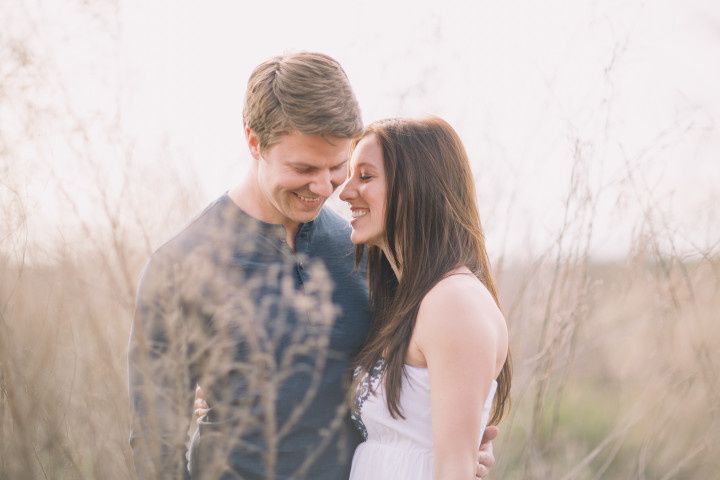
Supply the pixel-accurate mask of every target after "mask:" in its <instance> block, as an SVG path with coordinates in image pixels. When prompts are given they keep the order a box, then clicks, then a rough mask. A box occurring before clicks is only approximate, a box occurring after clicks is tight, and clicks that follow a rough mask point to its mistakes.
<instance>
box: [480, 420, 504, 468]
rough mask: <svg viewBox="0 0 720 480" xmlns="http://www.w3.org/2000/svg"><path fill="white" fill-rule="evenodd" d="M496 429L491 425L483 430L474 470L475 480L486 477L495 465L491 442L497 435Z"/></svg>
mask: <svg viewBox="0 0 720 480" xmlns="http://www.w3.org/2000/svg"><path fill="white" fill-rule="evenodd" d="M499 431H500V430H499V429H498V427H496V426H494V425H491V426H489V427H487V428H486V429H485V432H484V433H483V437H482V441H481V442H480V450H479V451H478V463H477V468H476V469H475V478H485V477H487V475H488V473H490V470H491V469H492V467H493V466H494V465H495V455H494V454H493V444H492V441H493V439H494V438H495V437H497V436H498V433H499Z"/></svg>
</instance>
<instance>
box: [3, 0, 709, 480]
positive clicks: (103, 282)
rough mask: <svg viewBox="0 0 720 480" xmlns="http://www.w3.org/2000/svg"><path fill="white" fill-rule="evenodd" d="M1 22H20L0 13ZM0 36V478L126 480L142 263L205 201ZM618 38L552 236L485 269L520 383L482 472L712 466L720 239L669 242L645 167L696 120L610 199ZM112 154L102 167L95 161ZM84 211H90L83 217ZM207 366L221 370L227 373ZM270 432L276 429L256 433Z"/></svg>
mask: <svg viewBox="0 0 720 480" xmlns="http://www.w3.org/2000/svg"><path fill="white" fill-rule="evenodd" d="M91 3H92V2H91ZM93 5H94V6H93V8H91V9H90V10H89V16H90V17H92V19H93V22H88V24H92V25H98V26H97V28H100V29H101V30H103V31H108V32H110V33H109V35H110V36H113V35H117V31H116V29H117V28H118V25H117V24H116V23H114V20H115V16H116V11H115V7H114V6H113V5H111V4H107V5H106V4H104V3H102V2H98V3H97V4H93ZM108 5H109V6H108ZM106 7H107V8H106ZM3 9H5V10H3ZM0 18H12V19H13V21H18V18H20V20H21V21H22V19H23V18H24V17H23V16H22V15H19V16H18V15H16V16H14V17H13V15H10V14H9V13H8V11H7V9H6V7H0ZM95 20H97V22H95ZM0 30H2V29H0ZM5 31H6V32H9V33H6V35H5V36H2V34H3V32H1V31H0V106H7V105H12V107H13V108H12V111H13V114H14V115H15V116H16V120H17V122H16V123H17V125H15V127H14V128H13V129H8V130H0V478H9V479H10V478H11V479H26V478H27V479H35V478H52V479H75V478H89V479H95V478H103V479H129V478H133V476H134V474H133V469H132V462H131V454H130V449H129V444H128V435H129V430H130V424H131V418H130V413H129V407H128V399H127V372H126V354H127V342H128V334H129V328H130V323H131V315H132V308H133V303H134V292H135V289H136V286H137V284H136V282H137V279H138V275H139V272H140V269H141V267H142V264H143V262H144V261H145V259H146V257H147V256H148V254H149V252H150V251H152V249H153V248H154V247H156V246H158V245H159V244H160V243H161V242H162V240H164V239H165V238H167V237H168V236H169V234H170V233H171V232H173V231H174V230H176V229H177V228H178V227H180V226H181V225H182V224H183V223H184V222H185V221H186V220H187V219H189V218H190V217H191V216H192V215H193V214H194V213H196V212H197V211H198V210H199V209H200V208H202V206H203V205H202V204H201V202H200V200H199V198H200V197H201V195H200V194H199V193H198V189H197V188H196V187H195V186H193V185H188V184H183V183H182V182H180V181H178V179H179V178H180V177H181V176H179V175H177V176H175V172H174V171H173V170H172V169H169V170H168V169H165V170H163V171H162V172H160V171H159V169H158V171H148V170H147V169H143V168H140V167H139V166H138V163H137V162H135V160H136V159H135V158H134V155H135V153H134V150H133V148H132V145H133V142H132V139H129V138H127V137H126V136H125V135H124V133H123V129H122V124H121V122H120V120H119V116H118V115H113V114H112V112H111V114H104V115H101V114H99V115H98V118H92V122H91V121H90V119H88V118H84V117H82V116H80V115H79V114H77V113H76V112H74V110H73V109H72V108H71V107H72V104H71V102H69V101H68V100H67V99H65V97H64V96H63V95H64V93H63V91H62V88H60V87H58V86H57V85H56V84H54V83H53V79H54V71H53V69H52V65H51V63H49V62H48V61H47V58H45V57H43V54H42V52H44V51H49V49H46V48H44V47H43V46H42V45H41V44H38V42H37V41H36V40H37V38H34V37H28V38H23V37H22V36H18V34H17V32H22V28H19V27H18V28H13V29H5ZM27 31H30V32H32V31H34V30H33V29H32V28H28V29H27ZM626 45H627V41H626V39H620V40H619V41H618V45H617V48H616V49H614V50H613V52H615V54H614V55H613V57H612V59H611V60H610V63H609V64H608V65H607V69H606V70H605V72H606V75H607V80H608V92H607V95H606V96H605V97H604V98H603V104H602V105H601V106H599V108H597V109H596V110H597V111H600V112H602V113H601V114H600V116H601V117H602V118H600V119H599V121H598V122H597V123H598V124H599V125H600V127H598V131H595V132H590V134H587V135H585V136H584V137H583V136H581V135H580V134H577V133H576V132H574V131H573V128H572V125H571V126H569V128H568V130H569V131H570V132H569V137H571V138H574V139H575V140H574V141H573V142H570V143H571V144H573V145H574V147H573V148H572V149H571V151H569V152H568V158H571V160H572V162H571V163H572V172H571V175H570V181H569V184H568V185H567V188H566V196H565V202H564V205H563V213H564V221H563V223H562V224H561V226H560V228H559V229H558V231H557V232H556V237H555V241H554V242H552V244H551V245H550V246H549V247H548V249H547V250H546V251H544V252H539V253H537V254H533V255H532V256H531V257H530V258H527V259H526V261H524V262H522V263H518V262H510V261H509V260H505V259H503V258H498V259H497V262H496V265H497V267H498V271H497V272H496V273H497V276H498V278H499V279H500V282H499V283H500V293H501V298H502V299H503V300H504V303H505V310H506V313H507V316H508V320H509V323H510V326H511V337H512V350H513V357H514V362H515V376H514V386H513V394H512V397H513V408H512V412H511V415H510V416H509V417H508V419H507V420H505V421H504V423H503V424H502V425H501V436H500V438H499V439H498V440H497V441H496V449H495V452H496V456H497V458H498V461H499V464H498V465H497V466H496V467H495V469H494V471H493V474H492V478H503V479H509V480H512V479H522V480H532V479H545V478H560V479H563V480H566V479H567V480H570V479H582V480H595V479H600V478H603V479H619V480H625V479H638V480H643V479H662V480H665V479H689V478H693V479H708V478H714V476H716V475H717V471H718V470H720V461H719V460H718V459H720V425H719V424H718V418H719V416H720V411H719V408H720V407H719V406H720V378H719V375H718V371H720V370H719V369H720V356H719V354H718V352H720V322H718V312H720V256H719V255H718V243H717V241H716V243H711V244H710V245H696V246H694V247H692V248H691V249H688V248H685V249H683V250H681V249H680V248H679V247H678V242H679V241H680V239H681V238H682V235H681V233H682V232H680V231H679V229H678V227H677V226H676V225H673V224H672V222H671V221H670V220H668V219H667V218H665V217H664V216H663V214H662V210H661V209H660V208H659V206H660V204H661V201H660V200H658V199H656V198H654V197H653V195H652V189H651V188H650V187H648V185H647V180H648V179H647V178H645V177H644V175H643V168H642V165H643V164H644V163H643V162H647V161H648V158H651V157H652V155H653V154H654V152H657V151H659V150H663V149H666V148H667V147H668V145H671V144H672V143H673V142H678V141H679V140H678V139H682V138H683V135H686V134H687V132H688V130H689V129H691V128H692V124H691V123H692V122H690V123H689V124H688V122H684V121H683V120H682V119H681V121H679V123H678V124H677V125H674V126H671V128H670V129H669V130H668V131H667V132H661V134H660V135H659V136H658V138H657V139H656V140H655V142H654V143H653V144H652V145H650V146H649V147H648V149H646V150H645V151H643V152H641V154H640V155H639V156H638V158H628V160H627V162H626V169H625V171H624V172H622V173H621V174H620V175H619V178H615V179H614V180H613V181H614V185H615V186H617V185H620V186H621V188H616V189H614V190H612V192H613V193H610V192H609V190H608V189H607V188H606V187H607V185H606V184H603V183H602V181H604V179H602V178H601V179H600V180H601V181H598V178H597V171H596V170H597V168H596V167H597V165H598V164H602V161H603V158H602V157H601V156H600V155H601V153H600V152H602V151H603V148H600V147H604V145H605V144H604V143H603V144H602V145H595V144H593V142H607V143H609V141H610V139H608V133H607V131H606V130H605V128H606V127H603V125H607V124H608V123H610V120H611V118H610V110H611V108H610V106H611V105H612V102H613V86H612V79H613V68H614V67H615V65H616V64H617V61H618V57H620V56H622V55H623V53H624V48H625V47H626ZM5 47H7V48H5ZM55 97H58V98H63V99H65V100H63V102H61V104H60V105H59V106H56V108H51V107H49V106H48V105H44V104H42V103H41V100H39V99H42V98H55ZM59 118H62V119H63V120H64V121H65V122H67V124H68V125H69V126H68V128H67V129H66V130H63V131H62V132H61V135H60V136H61V137H62V140H61V141H62V142H64V144H65V145H66V147H67V150H68V151H69V152H71V153H72V156H73V158H75V159H76V160H77V165H75V166H74V167H73V168H75V169H76V170H77V173H78V175H80V176H82V177H83V178H92V179H93V190H92V191H90V192H87V191H83V192H78V191H76V190H75V189H73V185H72V184H68V182H67V181H66V177H65V176H63V175H60V173H61V172H57V171H56V170H55V169H54V168H55V167H56V166H54V165H53V164H52V155H49V156H46V157H49V158H46V157H44V156H43V152H44V149H45V148H46V147H47V146H46V145H44V144H43V141H42V137H43V135H41V133H42V132H43V129H44V128H45V127H47V126H48V125H49V124H51V123H53V122H56V121H57V120H58V119H59ZM108 146H109V147H110V148H108ZM593 147H597V148H593ZM108 150H111V151H113V152H114V155H115V156H114V157H113V159H112V160H113V161H112V163H113V168H114V169H115V170H116V171H115V172H114V173H113V174H111V173H110V172H108V171H106V170H104V169H103V168H101V162H99V161H98V158H99V157H100V154H99V153H98V152H102V153H103V154H105V153H107V151H108ZM37 158H39V159H40V160H37ZM33 159H34V160H33ZM43 159H44V160H45V163H43ZM161 160H162V161H161V162H159V163H164V164H165V165H167V164H172V161H171V160H172V159H168V158H164V159H161ZM38 171H46V172H51V173H52V174H51V175H50V176H49V177H48V179H47V184H48V185H49V186H50V187H49V189H50V190H52V193H53V195H49V196H46V197H45V199H44V200H43V201H44V202H52V203H57V204H59V205H61V206H62V207H63V209H64V210H63V211H65V212H68V217H69V218H68V219H65V220H67V222H66V223H65V224H64V225H65V226H64V227H63V228H61V229H59V230H49V231H48V234H47V235H48V238H45V239H38V238H29V234H28V232H29V231H32V229H31V228H30V226H29V222H30V221H31V220H32V218H33V214H34V210H35V209H37V208H38V204H39V203H40V202H41V201H40V200H38V199H35V198H33V196H32V194H31V193H28V190H27V184H28V183H29V179H30V178H31V177H32V176H33V174H34V173H36V172H38ZM118 171H119V172H120V174H119V175H118V174H117V172H118ZM110 178H113V179H117V178H120V180H119V181H113V182H111V181H110V180H109V179H110ZM163 179H164V181H161V180H163ZM168 179H171V180H168ZM598 185H601V186H598ZM602 185H604V186H602ZM608 195H611V196H612V197H611V198H610V200H611V201H612V202H616V203H617V204H618V205H619V209H622V205H624V204H627V203H630V204H632V205H635V206H637V208H638V211H639V212H640V213H639V215H637V218H631V219H630V221H631V222H632V224H633V225H634V246H633V249H632V250H631V251H630V252H628V253H627V255H626V257H625V258H621V259H618V260H616V261H614V262H606V263H598V262H595V261H593V259H592V256H591V249H592V248H591V246H592V240H593V238H594V237H595V235H596V234H597V232H596V231H595V228H596V227H595V225H596V222H597V219H598V215H599V214H598V205H599V202H601V201H602V200H607V196H608ZM90 202H92V203H93V204H94V205H98V208H97V211H99V212H101V214H100V217H99V218H98V217H97V216H95V217H94V218H92V219H89V218H88V215H87V212H85V210H84V205H85V204H87V203H90ZM707 209H708V215H707V216H705V217H702V218H705V221H707V222H713V221H714V217H713V215H710V214H709V213H710V209H711V202H708V207H707ZM507 214H508V215H509V214H510V212H509V211H508V212H507ZM68 225H72V227H68ZM708 231H714V230H713V229H712V228H708ZM41 240H42V241H41ZM493 253H495V252H490V254H491V257H493V256H494V255H493ZM320 296H321V297H323V298H327V292H325V293H323V294H321V295H320ZM216 361H217V362H218V364H217V371H218V372H222V371H226V369H227V368H229V364H226V363H223V362H224V361H225V360H223V359H222V358H218V359H217V360H216ZM280 373H281V372H279V371H276V372H275V373H274V374H280ZM270 394H272V392H270ZM187 415H190V412H187ZM283 431H284V430H283V427H282V426H281V425H280V426H278V425H275V426H274V427H273V428H272V429H270V430H269V433H268V435H269V437H272V436H273V435H279V434H281V433H282V432H283ZM267 458H268V463H269V464H272V463H273V462H274V456H273V454H268V457H267Z"/></svg>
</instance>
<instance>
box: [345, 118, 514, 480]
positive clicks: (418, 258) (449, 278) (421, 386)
mask: <svg viewBox="0 0 720 480" xmlns="http://www.w3.org/2000/svg"><path fill="white" fill-rule="evenodd" d="M340 198H341V199H342V200H344V201H346V202H348V203H349V204H350V208H351V211H352V217H353V218H352V222H351V225H352V235H351V239H352V241H353V243H355V244H356V245H358V248H357V252H356V262H357V263H358V264H359V263H360V260H361V258H362V255H363V250H364V247H367V249H368V252H367V271H368V280H369V288H370V303H371V307H372V310H373V317H374V318H373V324H372V325H371V328H370V333H369V337H368V339H367V342H366V343H365V346H364V347H363V349H362V350H361V352H360V353H359V355H358V357H357V360H356V363H357V369H356V377H355V381H356V385H357V387H356V389H355V398H354V399H353V400H352V403H353V418H354V420H355V421H356V424H357V426H358V428H359V429H360V431H361V433H362V435H363V437H364V438H365V439H366V441H365V442H363V443H362V444H360V446H359V447H358V448H357V449H356V451H355V455H354V458H353V465H352V472H351V475H350V478H351V480H366V479H367V480H370V479H373V480H382V479H394V480H403V479H408V480H409V479H414V480H415V479H431V478H436V479H443V480H452V479H463V480H467V479H470V478H473V477H474V472H475V461H476V458H477V451H478V446H479V444H480V439H481V436H482V432H483V430H484V428H485V426H486V425H487V423H488V420H489V421H490V423H493V424H495V423H497V422H498V421H499V420H500V419H501V418H502V416H503V413H504V411H505V409H506V406H507V403H508V395H509V390H510V377H511V372H510V362H509V355H508V333H507V327H506V324H505V319H504V318H503V315H502V313H501V312H500V309H499V307H498V299H497V294H496V291H495V286H494V283H493V279H492V276H491V273H490V268H489V262H488V259H487V254H486V252H485V242H484V237H483V232H482V228H481V225H480V219H479V215H478V210H477V207H476V204H475V188H474V183H473V178H472V173H471V170H470V165H469V163H468V159H467V154H466V153H465V149H464V147H463V145H462V142H461V141H460V138H459V137H458V135H457V133H455V131H454V130H453V129H452V127H451V126H450V125H449V124H447V123H446V122H445V121H443V120H441V119H439V118H427V119H421V120H409V119H399V120H385V121H380V122H376V123H373V124H371V125H370V126H368V127H367V128H366V129H365V131H364V132H363V134H362V135H361V137H360V139H359V140H357V141H356V142H354V150H353V155H352V158H351V164H350V177H349V179H348V181H347V183H346V184H345V186H344V187H343V189H342V192H341V194H340Z"/></svg>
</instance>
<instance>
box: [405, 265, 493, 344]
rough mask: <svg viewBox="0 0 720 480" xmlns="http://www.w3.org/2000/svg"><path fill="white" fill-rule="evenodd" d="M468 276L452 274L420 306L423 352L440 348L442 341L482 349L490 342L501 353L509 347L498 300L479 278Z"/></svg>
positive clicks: (419, 335)
mask: <svg viewBox="0 0 720 480" xmlns="http://www.w3.org/2000/svg"><path fill="white" fill-rule="evenodd" d="M465 272H467V274H462V273H464V272H463V271H462V270H459V269H458V271H453V272H451V275H448V276H446V277H444V278H443V279H442V280H440V281H439V282H438V283H437V284H435V286H433V288H431V289H430V291H428V293H427V294H426V295H425V297H424V298H423V300H422V302H421V303H420V309H419V311H418V316H417V320H416V325H415V330H416V332H415V333H416V335H415V338H416V341H417V342H418V346H419V347H420V348H421V350H423V344H426V345H427V344H429V343H430V342H432V343H436V344H437V343H438V342H442V339H445V340H446V341H447V342H449V344H457V343H458V342H470V343H471V344H477V346H478V347H480V348H481V347H482V345H483V344H485V343H486V342H491V343H493V347H495V348H499V349H500V350H501V351H502V350H503V349H504V348H503V346H504V345H506V344H507V325H506V323H505V317H504V316H503V314H502V312H501V311H500V308H499V307H498V305H497V303H496V302H495V299H494V298H493V296H492V294H491V293H490V291H489V290H488V289H487V287H485V285H483V283H482V282H481V281H480V280H479V279H478V278H477V277H475V276H474V275H471V274H469V272H468V271H467V270H465ZM456 273H458V274H456ZM488 346H489V345H488Z"/></svg>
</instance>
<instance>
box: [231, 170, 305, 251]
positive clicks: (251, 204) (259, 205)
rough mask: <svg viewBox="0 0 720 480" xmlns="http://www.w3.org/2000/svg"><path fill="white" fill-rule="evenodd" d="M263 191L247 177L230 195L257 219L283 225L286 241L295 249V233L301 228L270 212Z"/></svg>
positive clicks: (239, 206) (235, 202)
mask: <svg viewBox="0 0 720 480" xmlns="http://www.w3.org/2000/svg"><path fill="white" fill-rule="evenodd" d="M261 195H262V193H261V192H260V191H259V189H258V188H257V184H256V183H254V182H252V180H251V179H250V178H249V176H248V178H246V179H245V180H244V181H243V182H242V183H240V184H239V185H237V186H235V187H234V188H232V189H230V191H229V192H228V196H229V197H230V199H231V200H232V201H233V203H234V204H235V205H237V206H238V208H240V210H242V211H243V212H245V213H246V214H248V215H250V216H251V217H253V218H254V219H256V220H259V221H261V222H265V223H271V224H275V225H282V226H283V227H284V228H285V241H286V242H287V244H288V246H289V247H290V249H291V250H293V251H294V250H295V235H297V232H298V230H299V229H300V224H299V223H297V222H288V221H287V220H286V219H285V220H286V221H282V220H280V219H279V218H277V217H275V216H273V215H272V214H269V213H268V212H267V208H264V206H263V202H262V200H261Z"/></svg>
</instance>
